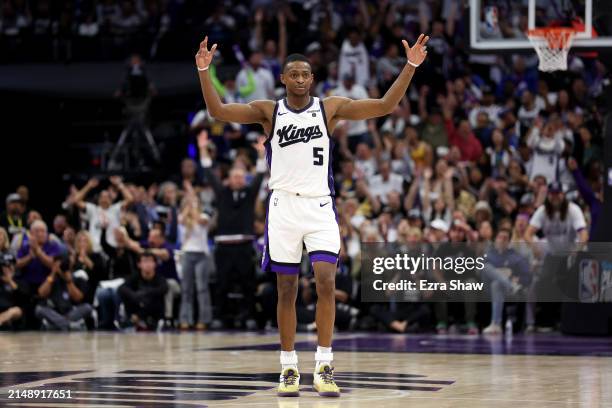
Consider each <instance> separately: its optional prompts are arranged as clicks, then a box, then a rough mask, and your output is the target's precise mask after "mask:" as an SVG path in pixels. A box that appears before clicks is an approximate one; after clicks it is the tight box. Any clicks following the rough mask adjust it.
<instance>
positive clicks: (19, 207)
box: [0, 193, 26, 239]
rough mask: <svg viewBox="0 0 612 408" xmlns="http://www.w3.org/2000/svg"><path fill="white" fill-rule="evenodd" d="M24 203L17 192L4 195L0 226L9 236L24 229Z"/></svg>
mask: <svg viewBox="0 0 612 408" xmlns="http://www.w3.org/2000/svg"><path fill="white" fill-rule="evenodd" d="M25 226H26V213H25V205H24V202H23V199H22V198H21V196H20V195H19V194H17V193H12V194H9V195H8V196H7V197H6V210H5V211H3V212H2V214H0V227H2V228H5V229H6V231H7V232H8V234H9V238H10V239H13V237H14V236H15V235H17V234H19V233H23V232H25V231H26V228H25Z"/></svg>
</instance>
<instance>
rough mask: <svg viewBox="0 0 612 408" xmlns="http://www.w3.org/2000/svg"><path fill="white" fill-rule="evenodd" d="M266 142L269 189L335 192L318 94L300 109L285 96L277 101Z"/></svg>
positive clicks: (309, 194)
mask: <svg viewBox="0 0 612 408" xmlns="http://www.w3.org/2000/svg"><path fill="white" fill-rule="evenodd" d="M265 146H266V158H267V159H268V166H269V167H270V181H269V182H268V187H269V188H270V190H282V191H286V192H289V193H293V194H297V195H300V196H305V197H321V196H329V195H334V180H333V174H332V168H331V151H332V140H331V138H330V135H329V132H328V130H327V119H326V116H325V111H324V109H323V102H322V101H321V100H320V99H319V98H316V97H312V96H311V97H310V103H308V105H306V106H305V107H304V108H302V109H300V110H293V109H291V108H289V106H288V104H287V99H286V98H285V99H282V100H280V101H277V102H276V106H275V108H274V116H273V118H272V132H271V133H270V135H269V136H268V139H267V140H266V143H265Z"/></svg>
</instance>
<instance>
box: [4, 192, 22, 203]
mask: <svg viewBox="0 0 612 408" xmlns="http://www.w3.org/2000/svg"><path fill="white" fill-rule="evenodd" d="M21 202H23V199H22V198H21V196H20V195H19V194H17V193H11V194H9V195H8V196H6V203H7V204H10V203H21Z"/></svg>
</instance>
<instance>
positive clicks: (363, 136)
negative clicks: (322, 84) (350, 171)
mask: <svg viewBox="0 0 612 408" xmlns="http://www.w3.org/2000/svg"><path fill="white" fill-rule="evenodd" d="M340 75H341V78H342V82H341V83H340V85H339V86H338V88H336V89H334V90H332V91H331V94H332V95H334V96H344V97H345V98H351V99H366V98H368V92H367V91H366V89H365V88H364V86H363V85H361V84H359V83H358V82H356V79H355V78H356V77H355V74H354V73H351V72H345V73H342V69H340ZM347 135H348V147H349V149H350V151H351V152H352V153H355V150H356V148H357V145H358V144H359V143H368V144H370V145H371V144H372V140H371V136H370V134H369V133H368V125H367V122H366V121H365V120H352V121H350V122H349V123H348V132H347Z"/></svg>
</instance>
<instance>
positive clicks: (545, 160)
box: [527, 118, 565, 183]
mask: <svg viewBox="0 0 612 408" xmlns="http://www.w3.org/2000/svg"><path fill="white" fill-rule="evenodd" d="M527 146H529V147H530V148H531V149H532V150H533V157H532V159H531V163H530V173H529V180H533V179H534V178H535V177H536V176H540V175H541V176H544V177H545V178H546V182H547V183H552V182H555V181H558V176H559V173H558V170H559V160H560V159H561V153H562V152H563V149H564V148H565V142H564V141H563V138H562V136H561V134H559V133H557V132H555V131H554V128H553V125H552V123H550V122H548V123H546V124H544V121H543V120H542V119H540V118H537V119H535V121H534V126H533V127H532V128H531V132H530V133H529V136H528V138H527Z"/></svg>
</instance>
